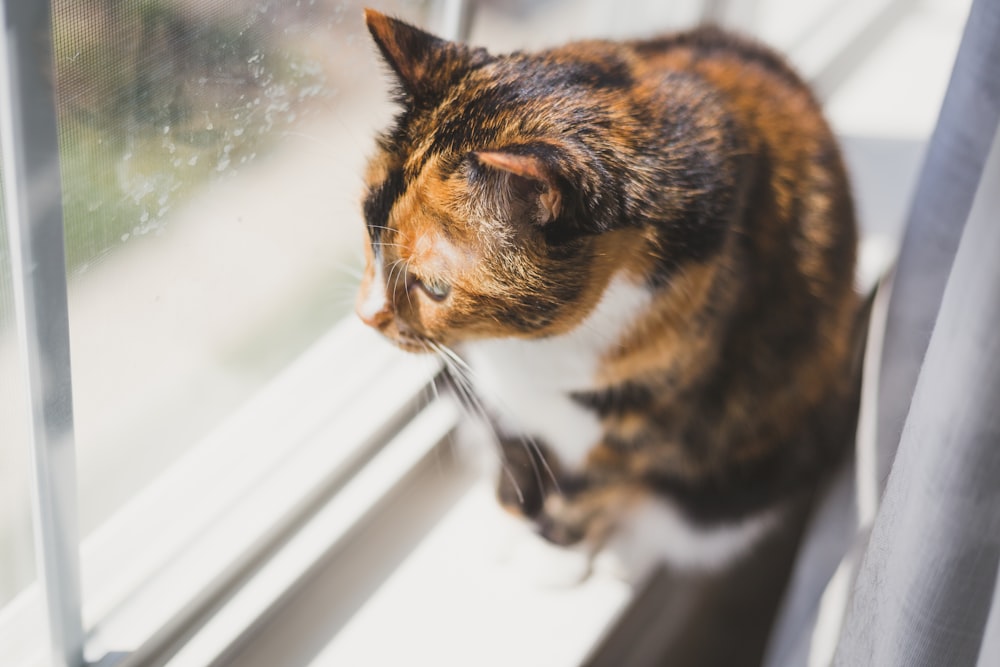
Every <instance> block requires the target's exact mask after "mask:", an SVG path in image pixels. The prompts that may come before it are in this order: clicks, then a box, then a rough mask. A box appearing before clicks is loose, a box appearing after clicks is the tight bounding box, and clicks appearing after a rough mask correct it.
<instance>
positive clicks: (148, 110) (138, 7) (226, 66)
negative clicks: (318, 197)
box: [53, 0, 322, 272]
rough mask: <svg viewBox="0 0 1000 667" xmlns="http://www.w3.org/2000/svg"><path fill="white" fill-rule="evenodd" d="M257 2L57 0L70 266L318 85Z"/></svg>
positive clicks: (247, 155)
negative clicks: (226, 5)
mask: <svg viewBox="0 0 1000 667" xmlns="http://www.w3.org/2000/svg"><path fill="white" fill-rule="evenodd" d="M266 10H267V6H266V5H263V6H262V8H250V9H247V10H243V11H239V12H233V11H230V12H229V13H226V12H224V11H222V10H221V9H219V10H214V11H213V10H211V9H205V8H201V9H198V8H197V3H195V4H191V3H178V2H168V1H167V0H130V1H127V2H123V1H121V0H57V2H56V3H55V5H54V10H53V15H54V21H53V41H54V50H55V63H56V67H55V69H56V90H57V97H58V115H59V139H60V151H61V159H62V163H61V164H62V180H63V193H64V216H65V233H66V255H67V263H68V267H69V270H70V271H71V272H74V271H79V270H81V269H83V268H85V267H86V266H88V265H89V264H91V263H92V262H94V261H95V260H99V259H100V258H101V257H103V256H104V255H106V254H107V253H109V252H111V251H112V250H113V249H114V248H116V247H120V246H121V245H122V243H123V242H126V241H128V240H129V239H132V238H135V237H137V236H144V235H146V234H149V233H151V232H153V233H155V232H157V231H158V230H160V229H161V228H162V220H163V218H164V216H165V215H166V214H167V213H168V212H169V211H170V210H172V209H173V208H174V207H176V206H177V205H178V204H179V203H180V202H182V201H183V200H184V199H185V198H187V197H188V196H190V194H191V193H192V192H194V191H195V190H197V189H198V188H199V187H203V186H204V185H205V184H206V183H209V182H211V181H212V180H213V179H214V178H221V177H224V176H225V175H227V174H229V173H231V171H232V170H233V169H234V168H237V167H239V166H240V165H243V164H246V163H248V162H249V161H251V160H252V159H253V158H254V157H255V156H256V155H257V154H258V153H259V152H260V151H262V150H264V149H265V148H266V147H267V145H268V143H269V141H270V140H271V139H272V138H273V137H274V136H275V135H276V134H277V132H276V130H281V129H282V128H284V127H287V126H288V125H289V124H290V123H291V122H293V121H294V119H295V117H296V115H297V114H298V113H299V111H300V109H301V107H302V106H303V105H302V103H303V102H304V101H305V100H306V99H308V98H309V97H311V96H314V95H317V94H319V93H320V92H321V91H322V85H321V83H322V77H321V75H320V70H319V68H318V67H315V66H311V65H310V63H309V61H308V59H307V58H305V57H304V56H303V55H302V54H298V53H296V52H295V51H294V48H293V47H292V48H290V44H289V43H282V42H281V40H280V37H281V31H280V30H278V29H276V28H275V25H274V22H273V21H267V20H266V18H267V16H266V13H267V12H266Z"/></svg>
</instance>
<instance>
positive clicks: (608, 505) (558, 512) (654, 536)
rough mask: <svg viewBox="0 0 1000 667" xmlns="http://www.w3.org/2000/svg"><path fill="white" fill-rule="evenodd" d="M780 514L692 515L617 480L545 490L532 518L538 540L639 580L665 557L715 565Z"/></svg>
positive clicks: (689, 564)
mask: <svg viewBox="0 0 1000 667" xmlns="http://www.w3.org/2000/svg"><path fill="white" fill-rule="evenodd" d="M780 515H781V510H779V509H773V510H769V511H765V512H762V513H759V514H756V515H752V516H750V517H746V518H742V519H739V520H733V521H729V522H715V523H703V522H698V521H695V520H693V519H691V518H690V517H688V516H687V515H686V514H685V513H684V512H683V511H682V510H681V509H680V508H679V506H678V505H677V504H676V503H675V502H674V501H673V500H671V499H670V498H668V497H666V496H663V495H660V494H658V493H655V492H653V491H651V490H649V489H647V488H645V487H643V486H641V485H638V484H635V483H630V482H627V481H621V482H606V483H603V484H593V485H591V486H588V487H584V488H582V489H581V490H578V491H577V492H576V493H574V494H572V495H562V496H559V495H550V496H548V497H547V498H546V500H545V504H544V507H543V509H542V511H541V512H540V513H539V514H538V516H537V517H536V519H535V520H536V522H537V523H538V526H539V533H540V534H541V535H542V536H543V537H544V538H545V539H547V540H549V541H551V542H553V543H554V544H558V545H561V546H563V547H572V548H576V549H582V550H584V551H586V552H588V553H589V554H590V555H591V559H592V562H591V568H590V569H592V570H594V571H600V572H605V573H609V574H611V575H613V576H616V577H618V578H621V579H625V580H627V581H631V582H634V583H639V582H641V581H643V580H645V579H646V578H647V577H648V576H649V575H651V574H652V573H653V572H654V571H655V570H656V569H657V568H658V567H660V566H662V565H665V564H666V565H670V566H672V567H676V568H680V569H684V570H719V569H722V568H724V567H726V566H728V565H729V564H731V563H732V562H734V561H735V560H737V559H738V558H740V557H742V556H743V555H744V554H746V553H747V552H749V550H750V549H751V548H752V547H753V546H754V545H755V544H757V543H758V542H759V541H760V540H761V538H762V537H763V536H764V535H766V534H767V533H768V532H769V531H770V530H771V529H772V528H773V527H774V526H776V525H778V524H779V523H780Z"/></svg>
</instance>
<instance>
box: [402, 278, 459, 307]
mask: <svg viewBox="0 0 1000 667" xmlns="http://www.w3.org/2000/svg"><path fill="white" fill-rule="evenodd" d="M410 285H411V286H414V287H419V288H420V289H421V290H423V291H424V293H425V294H426V295H427V296H429V297H430V298H432V299H434V300H435V301H444V300H445V299H446V298H447V297H448V295H449V294H450V293H451V285H449V284H448V283H446V282H445V281H443V280H441V279H439V278H424V279H421V278H417V277H416V276H411V277H410Z"/></svg>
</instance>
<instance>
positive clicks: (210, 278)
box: [54, 0, 422, 538]
mask: <svg viewBox="0 0 1000 667" xmlns="http://www.w3.org/2000/svg"><path fill="white" fill-rule="evenodd" d="M383 4H385V3H383ZM421 6H422V5H421V3H417V2H397V3H389V7H386V8H385V9H386V11H390V12H394V13H397V14H400V15H403V16H407V15H409V16H410V17H416V12H417V10H418V9H420V7H421ZM362 7H363V3H360V2H354V1H350V2H332V1H324V0H315V1H308V2H307V1H306V0H302V1H300V2H296V1H292V0H289V1H287V2H272V1H265V0H261V1H260V2H245V1H225V0H220V1H215V2H210V3H199V2H157V1H148V0H141V1H140V0H133V1H130V2H122V1H120V0H86V1H85V0H57V1H56V2H55V3H54V42H55V55H56V82H57V97H58V107H59V108H58V114H59V133H60V150H61V152H62V160H63V162H62V175H63V188H64V201H65V222H66V256H67V262H68V268H69V276H70V277H69V281H70V285H69V307H70V332H71V342H72V355H73V382H74V406H75V414H76V429H77V446H78V466H79V471H80V476H79V490H80V508H81V514H80V522H81V525H80V532H81V536H82V537H84V538H85V537H86V536H87V535H88V534H90V533H92V532H93V531H94V529H95V528H97V527H98V526H99V525H100V524H101V523H102V522H103V521H104V520H105V519H106V518H107V517H109V516H110V515H111V514H112V513H113V512H114V511H115V510H116V509H117V508H120V507H121V506H122V505H123V503H125V502H126V501H127V500H128V498H130V497H131V496H133V495H134V494H135V493H137V492H138V491H139V490H141V489H142V488H143V487H145V486H146V485H148V484H149V482H150V481H151V480H153V479H154V478H155V477H156V476H157V474H158V473H160V472H161V471H163V470H164V469H165V467H167V466H168V465H170V464H171V463H172V462H173V461H175V460H177V458H178V457H179V456H180V455H182V454H183V453H184V452H185V451H187V450H188V449H189V448H190V447H192V446H193V445H194V444H196V443H197V442H198V441H199V439H200V438H202V437H203V436H205V435H206V434H207V433H208V432H210V431H211V430H212V429H213V428H214V427H216V426H217V425H218V424H219V423H220V422H221V421H222V420H223V419H224V418H225V417H226V416H227V415H228V414H230V413H231V412H232V411H233V410H235V409H236V408H237V407H239V406H240V405H241V404H243V403H244V402H245V401H246V400H247V399H248V398H249V397H250V396H251V395H252V394H254V393H255V392H256V391H257V390H258V389H259V388H261V387H262V386H263V385H265V384H266V383H267V382H268V381H269V380H270V379H271V378H272V377H273V376H274V375H275V374H276V373H277V372H278V371H279V370H281V369H282V368H283V367H284V366H285V365H286V364H287V363H288V362H289V361H291V360H292V359H293V358H295V357H296V356H297V355H298V354H299V353H300V352H301V351H303V350H304V349H305V348H306V347H307V346H308V345H309V344H310V343H311V342H313V341H314V340H315V339H316V338H317V337H318V336H319V335H320V334H321V333H323V332H324V331H326V330H327V329H328V328H329V327H330V326H331V325H332V324H333V323H334V322H335V321H336V320H337V319H338V318H340V317H341V316H342V315H343V314H344V313H345V312H347V310H348V309H349V308H350V304H351V301H352V298H353V295H352V292H353V287H352V285H353V283H354V282H355V280H356V279H355V278H354V276H353V274H354V271H353V269H352V268H351V267H356V266H357V265H358V264H359V262H360V256H359V253H360V248H361V243H360V233H361V231H362V225H361V224H360V222H359V220H358V213H357V209H358V206H357V199H358V197H359V195H360V186H361V176H360V171H361V165H362V164H363V160H364V156H365V153H366V151H368V150H369V149H370V148H371V145H372V132H373V130H374V128H377V127H379V126H380V125H382V124H383V123H384V122H385V121H386V120H387V119H388V117H389V115H390V114H391V113H392V109H391V108H390V106H389V102H388V99H387V95H386V94H385V87H384V83H383V78H382V77H381V75H380V70H379V66H378V64H377V61H376V59H375V57H374V55H373V52H372V48H371V46H370V42H369V40H368V38H367V34H366V32H365V28H364V23H363V19H362ZM275 445H276V446H280V443H275Z"/></svg>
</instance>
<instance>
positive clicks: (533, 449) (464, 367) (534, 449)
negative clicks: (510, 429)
mask: <svg viewBox="0 0 1000 667" xmlns="http://www.w3.org/2000/svg"><path fill="white" fill-rule="evenodd" d="M436 345H437V346H438V347H439V348H440V350H441V351H442V353H444V354H445V355H447V357H448V358H449V359H451V360H452V362H453V363H454V364H456V365H457V367H458V368H459V369H460V370H461V372H462V375H463V378H464V379H465V381H466V382H467V383H468V385H469V387H470V389H471V388H472V387H473V386H475V385H476V384H477V383H476V382H475V378H474V375H475V371H473V369H472V367H471V366H469V364H468V363H467V362H466V361H465V360H464V359H462V357H460V356H459V355H458V353H457V352H455V351H454V350H453V349H451V348H450V347H448V346H447V345H444V344H443V343H436ZM494 400H496V401H497V402H498V403H501V404H502V403H503V400H501V399H500V398H499V397H498V396H494ZM484 412H485V411H484ZM518 440H520V441H521V445H522V446H523V447H524V448H525V449H526V450H527V451H528V458H529V459H530V460H531V466H532V468H533V470H534V473H535V479H536V481H537V482H538V487H539V488H544V484H543V480H542V472H541V471H540V470H539V469H538V464H537V463H536V462H535V458H536V457H537V458H538V460H539V461H541V463H542V467H543V468H544V469H545V472H546V474H548V476H549V479H550V480H552V486H553V488H554V489H555V491H556V493H557V494H558V495H560V496H561V495H563V493H562V488H561V487H560V486H559V480H558V479H557V478H556V475H555V473H554V472H553V471H552V467H551V466H550V465H549V462H548V460H547V459H546V458H545V454H544V452H542V448H541V447H540V446H539V445H538V442H537V441H536V440H535V439H534V438H533V437H531V436H530V435H520V436H518ZM532 454H533V455H532Z"/></svg>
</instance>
